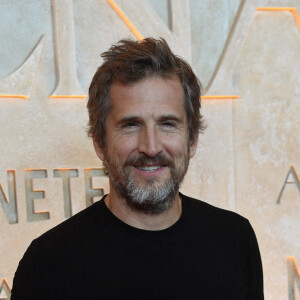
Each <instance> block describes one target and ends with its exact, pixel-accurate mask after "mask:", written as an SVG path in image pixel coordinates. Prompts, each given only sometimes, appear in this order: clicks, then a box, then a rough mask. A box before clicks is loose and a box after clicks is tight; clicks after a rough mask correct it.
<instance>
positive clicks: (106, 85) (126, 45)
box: [87, 38, 205, 148]
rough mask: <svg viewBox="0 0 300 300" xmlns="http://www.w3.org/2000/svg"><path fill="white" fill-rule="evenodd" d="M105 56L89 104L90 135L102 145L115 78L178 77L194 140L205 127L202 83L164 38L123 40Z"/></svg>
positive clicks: (128, 80)
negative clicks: (201, 100) (201, 112)
mask: <svg viewBox="0 0 300 300" xmlns="http://www.w3.org/2000/svg"><path fill="white" fill-rule="evenodd" d="M101 57H102V58H103V59H104V62H103V64H102V65H101V66H100V67H99V68H98V70H97V72H96V73H95V75H94V77H93V80H92V82H91V85H90V88H89V100H88V104H87V108H88V112H89V118H90V120H89V124H88V126H89V127H88V134H89V136H92V137H93V138H94V139H95V140H96V141H97V143H98V144H99V146H100V147H101V148H104V147H105V141H106V138H105V129H106V128H105V123H106V117H107V115H108V113H109V111H110V109H111V101H110V99H109V93H110V86H111V84H112V83H113V82H114V81H120V82H122V83H125V84H126V83H128V84H130V83H134V82H137V81H139V80H142V79H145V78H147V77H151V76H160V77H171V76H174V75H176V76H178V78H179V80H180V82H181V84H182V87H183V91H184V107H185V111H186V114H187V120H188V130H189V139H190V141H193V140H194V139H195V137H196V135H198V133H199V132H202V131H203V130H204V128H205V126H204V124H203V119H202V115H201V114H200V108H201V103H200V96H201V84H200V82H199V80H198V79H197V77H196V75H195V74H194V72H193V70H192V68H191V67H190V65H189V64H188V63H187V62H186V61H184V60H183V59H182V58H180V57H179V56H177V55H174V54H173V53H172V51H171V50H170V48H169V46H168V44H167V42H166V41H165V40H164V39H162V38H161V39H154V38H146V39H143V40H142V41H133V40H121V41H120V42H119V43H117V44H115V45H113V46H111V48H110V49H109V50H108V51H106V52H104V53H102V54H101Z"/></svg>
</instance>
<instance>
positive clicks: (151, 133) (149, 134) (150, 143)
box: [139, 128, 163, 157]
mask: <svg viewBox="0 0 300 300" xmlns="http://www.w3.org/2000/svg"><path fill="white" fill-rule="evenodd" d="M162 150H163V147H162V143H161V140H160V136H159V132H157V130H155V128H145V129H144V130H142V132H141V133H140V136H139V152H140V153H144V154H146V155H147V156H149V157H154V156H156V155H157V154H158V153H160V152H161V151H162Z"/></svg>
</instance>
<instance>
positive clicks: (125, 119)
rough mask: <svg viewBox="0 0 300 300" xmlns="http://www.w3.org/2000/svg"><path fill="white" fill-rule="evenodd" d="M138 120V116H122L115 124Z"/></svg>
mask: <svg viewBox="0 0 300 300" xmlns="http://www.w3.org/2000/svg"><path fill="white" fill-rule="evenodd" d="M138 120H140V118H139V117H138V116H126V117H123V118H122V119H121V120H119V121H118V123H117V124H118V125H122V124H124V123H128V122H129V123H130V122H135V121H138Z"/></svg>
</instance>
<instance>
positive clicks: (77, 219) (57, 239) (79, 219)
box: [33, 199, 104, 245]
mask: <svg viewBox="0 0 300 300" xmlns="http://www.w3.org/2000/svg"><path fill="white" fill-rule="evenodd" d="M103 208H104V201H103V199H102V200H100V201H98V202H96V203H94V204H93V205H91V206H89V207H87V208H85V209H83V210H82V211H80V212H79V213H77V214H75V215H74V216H72V217H70V218H69V219H67V220H65V221H63V222H62V223H60V224H58V225H57V226H55V227H53V228H52V229H50V230H48V231H46V232H45V233H44V234H42V235H41V236H40V237H38V238H37V239H35V240H34V241H33V244H55V245H59V244H65V245H66V244H68V242H70V241H73V242H74V243H76V241H82V240H83V238H84V237H85V238H89V237H90V236H91V235H93V234H94V231H95V228H96V227H98V225H100V224H99V223H101V221H103V216H102V215H103V214H104V209H103ZM99 227H100V228H101V226H99Z"/></svg>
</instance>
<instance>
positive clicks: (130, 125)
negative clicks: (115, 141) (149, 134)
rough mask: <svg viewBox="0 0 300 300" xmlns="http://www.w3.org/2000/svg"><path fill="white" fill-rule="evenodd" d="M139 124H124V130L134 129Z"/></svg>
mask: <svg viewBox="0 0 300 300" xmlns="http://www.w3.org/2000/svg"><path fill="white" fill-rule="evenodd" d="M138 125H139V124H138V123H137V122H128V123H125V124H124V126H123V127H124V128H134V127H137V126H138Z"/></svg>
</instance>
